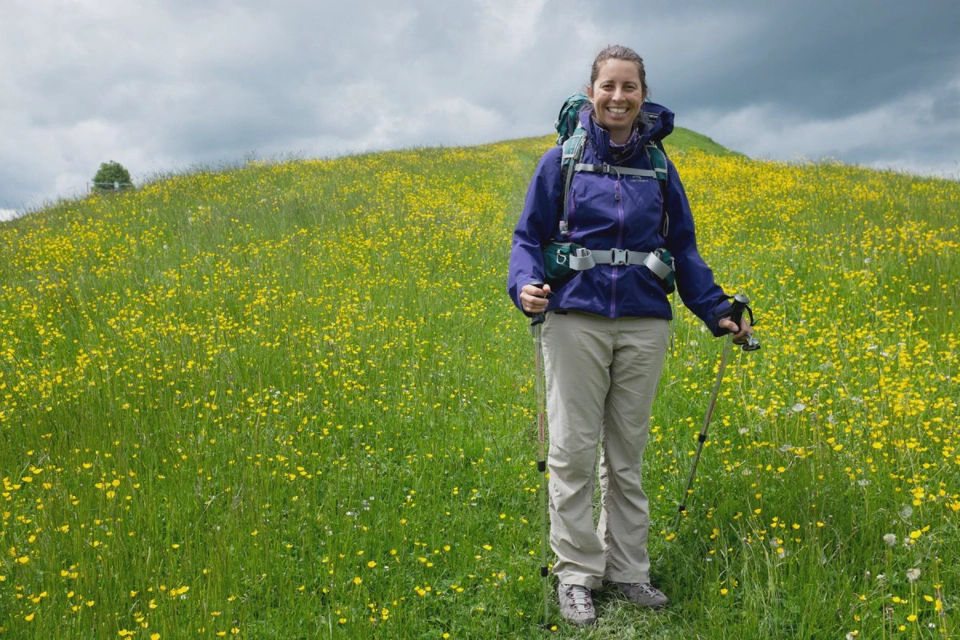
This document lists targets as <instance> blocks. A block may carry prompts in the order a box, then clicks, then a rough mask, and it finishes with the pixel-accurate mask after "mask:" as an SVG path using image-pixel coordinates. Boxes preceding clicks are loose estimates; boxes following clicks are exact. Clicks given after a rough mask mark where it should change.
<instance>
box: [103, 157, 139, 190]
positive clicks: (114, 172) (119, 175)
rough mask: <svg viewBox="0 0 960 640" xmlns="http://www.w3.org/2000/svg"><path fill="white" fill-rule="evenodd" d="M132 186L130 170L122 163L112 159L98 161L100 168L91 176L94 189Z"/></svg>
mask: <svg viewBox="0 0 960 640" xmlns="http://www.w3.org/2000/svg"><path fill="white" fill-rule="evenodd" d="M132 186H133V183H132V182H130V172H129V171H127V170H126V169H125V168H124V166H123V165H122V164H120V163H119V162H114V161H113V160H111V161H110V162H102V163H100V169H98V170H97V173H96V175H95V176H93V190H94V191H113V190H115V189H123V188H124V187H132Z"/></svg>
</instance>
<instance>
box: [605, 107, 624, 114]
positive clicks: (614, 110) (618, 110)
mask: <svg viewBox="0 0 960 640" xmlns="http://www.w3.org/2000/svg"><path fill="white" fill-rule="evenodd" d="M607 111H609V112H610V113H617V114H621V113H626V112H627V108H626V107H607Z"/></svg>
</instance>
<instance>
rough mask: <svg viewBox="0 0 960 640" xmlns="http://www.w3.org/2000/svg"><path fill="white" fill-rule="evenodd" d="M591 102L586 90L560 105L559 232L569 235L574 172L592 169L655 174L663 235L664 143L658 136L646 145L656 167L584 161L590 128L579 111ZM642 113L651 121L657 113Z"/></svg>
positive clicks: (665, 227)
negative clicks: (587, 127)
mask: <svg viewBox="0 0 960 640" xmlns="http://www.w3.org/2000/svg"><path fill="white" fill-rule="evenodd" d="M589 102H590V98H588V97H587V96H586V95H585V94H583V93H579V92H578V93H575V94H573V95H571V96H570V97H569V98H567V99H566V100H565V101H564V103H563V106H562V107H561V108H560V114H559V115H558V116H557V121H556V123H555V124H554V128H556V130H557V144H558V145H560V146H562V147H563V157H562V160H561V163H560V172H561V175H562V176H563V218H562V219H561V220H560V236H561V238H562V239H566V238H567V236H569V235H570V230H569V228H568V220H567V218H568V217H569V215H570V185H571V183H572V182H573V176H574V174H575V173H578V172H583V171H586V172H591V173H601V174H604V173H608V174H609V173H613V174H618V175H639V176H644V177H648V178H651V177H652V178H656V179H657V181H658V182H659V183H660V192H661V194H662V198H661V201H662V203H663V209H662V211H661V218H660V233H661V235H663V237H666V236H667V233H668V232H669V230H670V221H669V219H668V217H667V210H666V201H667V154H666V152H665V151H664V149H663V144H662V143H661V142H660V141H659V140H657V141H656V142H649V143H647V144H646V145H645V146H644V152H645V153H646V154H647V157H648V158H650V164H651V165H652V166H653V171H648V170H645V169H632V168H629V167H614V166H611V165H608V164H602V165H591V164H582V163H581V162H580V159H581V158H583V150H584V148H585V147H586V143H587V132H586V130H585V129H584V128H583V125H582V124H580V111H581V110H582V109H583V108H584V107H585V106H586V105H587V104H588V103H589ZM640 117H641V118H644V122H645V123H647V124H652V121H653V119H655V116H653V115H652V114H648V113H645V112H643V110H642V109H641V112H640Z"/></svg>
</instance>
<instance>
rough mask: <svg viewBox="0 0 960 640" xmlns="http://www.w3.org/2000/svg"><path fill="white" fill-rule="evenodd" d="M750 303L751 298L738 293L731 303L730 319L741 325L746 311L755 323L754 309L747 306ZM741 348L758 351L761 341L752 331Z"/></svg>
mask: <svg viewBox="0 0 960 640" xmlns="http://www.w3.org/2000/svg"><path fill="white" fill-rule="evenodd" d="M749 304H750V298H748V297H747V296H745V295H744V294H742V293H738V294H737V295H735V296H733V304H731V305H730V319H731V320H733V321H734V322H735V323H737V327H739V326H740V321H741V320H743V312H744V311H746V312H747V313H749V314H750V323H751V324H753V310H751V309H750V307H749V306H747V305H749ZM740 348H741V349H743V350H744V351H756V350H757V349H759V348H760V343H759V342H758V341H757V339H756V338H754V337H753V334H752V333H751V334H748V335H747V341H746V342H744V343H743V344H742V345H740Z"/></svg>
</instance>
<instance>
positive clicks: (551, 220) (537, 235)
mask: <svg viewBox="0 0 960 640" xmlns="http://www.w3.org/2000/svg"><path fill="white" fill-rule="evenodd" d="M562 152H563V148H562V147H553V148H552V149H550V150H549V151H547V152H546V153H545V154H544V155H543V157H542V158H540V163H539V164H538V165H537V169H536V171H535V172H534V174H533V179H532V180H531V181H530V186H529V188H528V189H527V197H526V200H525V201H524V204H523V212H522V213H521V214H520V220H519V221H518V222H517V227H516V229H515V230H514V232H513V245H512V248H511V250H510V271H509V274H508V276H507V291H508V292H509V294H510V298H511V299H513V304H515V305H516V306H517V308H518V309H521V310H522V307H521V304H520V290H521V289H522V288H523V287H524V285H527V284H530V283H533V282H537V283H540V282H543V276H544V270H543V247H544V246H546V245H547V244H548V243H549V242H550V241H551V240H552V239H553V236H554V233H555V231H556V229H557V228H558V224H559V215H560V209H561V208H562V204H561V203H562V200H563V193H562V187H561V182H562V180H561V175H560V174H561V171H560V159H561V155H562ZM528 315H529V314H528Z"/></svg>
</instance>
